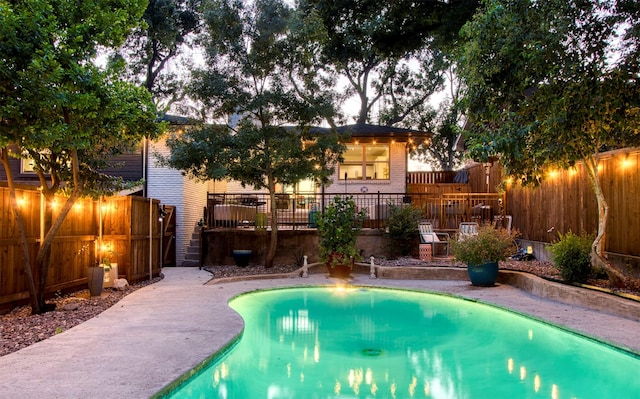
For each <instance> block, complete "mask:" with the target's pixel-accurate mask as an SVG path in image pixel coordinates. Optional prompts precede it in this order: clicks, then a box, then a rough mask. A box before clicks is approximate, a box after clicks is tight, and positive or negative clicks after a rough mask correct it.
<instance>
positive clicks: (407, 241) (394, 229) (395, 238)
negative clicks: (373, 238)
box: [387, 204, 422, 256]
mask: <svg viewBox="0 0 640 399" xmlns="http://www.w3.org/2000/svg"><path fill="white" fill-rule="evenodd" d="M389 207H390V208H389V217H388V219H387V228H388V230H389V233H388V235H387V237H388V239H389V240H390V244H391V248H390V249H391V250H392V254H393V255H401V256H406V255H409V254H411V252H412V251H414V250H415V249H416V248H418V237H419V235H418V234H419V233H418V222H419V221H420V219H422V211H421V210H420V209H418V208H414V207H412V206H397V205H392V204H390V205H389Z"/></svg>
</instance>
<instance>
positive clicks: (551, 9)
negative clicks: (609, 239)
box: [459, 0, 640, 284]
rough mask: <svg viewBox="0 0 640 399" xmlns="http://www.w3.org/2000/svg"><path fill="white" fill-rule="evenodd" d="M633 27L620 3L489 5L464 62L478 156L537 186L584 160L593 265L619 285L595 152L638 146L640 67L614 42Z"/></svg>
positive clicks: (469, 29) (469, 31) (488, 1)
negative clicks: (593, 212)
mask: <svg viewBox="0 0 640 399" xmlns="http://www.w3.org/2000/svg"><path fill="white" fill-rule="evenodd" d="M623 3H624V2H623ZM628 15H629V16H631V15H633V13H632V12H631V13H630V14H628ZM625 18H626V19H625ZM633 27H636V28H637V21H635V22H633V21H632V20H630V19H629V17H627V16H626V14H623V13H621V12H620V10H618V9H617V8H616V3H615V2H585V1H581V0H569V1H566V0H549V1H544V2H536V1H531V0H515V1H505V0H485V1H483V3H482V12H480V13H478V14H477V15H476V16H475V17H474V18H473V20H472V21H471V22H470V23H468V24H467V25H466V26H465V27H464V28H463V37H464V38H465V39H466V43H465V45H464V48H463V49H462V51H461V52H460V58H459V61H460V66H461V68H460V72H461V76H462V77H463V82H464V84H465V103H466V105H467V107H468V111H469V120H470V121H472V122H473V123H472V126H471V129H470V132H469V133H468V140H467V145H468V147H469V148H470V153H471V156H472V157H473V158H474V159H475V160H478V161H481V162H482V161H486V160H488V159H489V158H490V157H493V156H498V157H499V158H500V164H501V165H502V166H503V167H504V171H505V174H506V175H507V176H511V177H514V178H515V180H516V181H518V182H521V183H523V184H533V185H536V184H538V183H540V181H541V180H542V179H543V178H544V175H545V173H546V172H547V171H548V170H549V169H550V168H568V167H571V166H573V165H574V164H575V162H578V161H582V162H583V163H584V165H585V168H586V171H587V174H588V176H589V179H590V182H591V185H592V187H593V189H594V194H595V196H596V199H597V201H598V214H599V225H598V235H597V236H596V238H595V240H594V243H593V256H592V260H593V261H594V262H595V264H597V265H598V266H601V267H603V268H605V269H606V270H607V272H608V274H609V276H610V278H611V279H612V281H613V282H614V284H622V280H623V278H622V275H621V274H620V273H619V271H617V270H616V269H615V268H614V267H612V266H611V265H610V264H609V263H608V262H607V261H606V259H605V258H604V257H603V250H604V234H605V232H606V224H607V218H608V204H607V201H606V198H605V197H604V193H603V191H602V187H601V183H600V179H599V176H598V153H599V152H600V151H602V150H608V149H613V148H621V147H625V146H637V145H640V134H639V132H640V81H639V79H640V68H639V67H640V64H639V63H638V62H637V61H638V60H637V57H636V59H635V60H633V57H631V58H627V57H618V56H617V55H618V54H616V51H617V50H619V49H617V48H616V47H614V45H613V44H614V43H616V42H618V40H617V37H618V35H619V34H620V33H621V32H622V34H623V35H625V36H626V35H627V34H628V33H631V32H632V28H633ZM632 36H633V35H632ZM614 280H615V281H614Z"/></svg>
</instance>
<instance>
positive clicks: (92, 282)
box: [87, 266, 104, 296]
mask: <svg viewBox="0 0 640 399" xmlns="http://www.w3.org/2000/svg"><path fill="white" fill-rule="evenodd" d="M87 282H88V283H89V294H90V295H91V296H100V294H102V284H103V282H104V268H102V267H100V266H91V267H88V268H87Z"/></svg>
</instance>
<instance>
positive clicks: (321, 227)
mask: <svg viewBox="0 0 640 399" xmlns="http://www.w3.org/2000/svg"><path fill="white" fill-rule="evenodd" d="M366 216H367V215H366V211H365V210H364V209H363V210H360V211H358V209H357V207H356V203H355V201H354V200H353V197H346V198H340V197H339V196H336V197H335V198H334V199H333V201H332V202H331V203H329V205H328V206H327V207H326V208H325V209H324V212H322V213H321V214H320V215H318V216H317V219H316V223H317V225H318V235H319V236H320V260H322V261H324V262H330V263H332V265H331V266H335V263H340V260H341V259H342V258H343V257H344V258H346V259H349V258H353V259H355V260H359V258H360V254H359V253H358V251H357V249H356V242H357V240H358V234H359V233H360V229H361V228H362V222H363V220H364V219H365V217H366ZM336 255H338V256H336Z"/></svg>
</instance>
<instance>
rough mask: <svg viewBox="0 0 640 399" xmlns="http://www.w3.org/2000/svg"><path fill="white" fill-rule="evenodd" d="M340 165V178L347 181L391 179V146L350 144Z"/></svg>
mask: <svg viewBox="0 0 640 399" xmlns="http://www.w3.org/2000/svg"><path fill="white" fill-rule="evenodd" d="M343 157H344V162H342V163H341V164H340V178H341V179H344V177H345V174H346V176H347V180H370V179H374V180H383V179H389V145H387V144H348V145H347V151H345V153H344V154H343Z"/></svg>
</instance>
